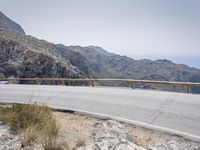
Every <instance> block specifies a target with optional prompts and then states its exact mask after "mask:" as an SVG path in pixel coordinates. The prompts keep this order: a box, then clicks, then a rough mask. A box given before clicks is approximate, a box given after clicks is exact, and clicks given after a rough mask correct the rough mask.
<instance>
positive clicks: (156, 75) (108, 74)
mask: <svg viewBox="0 0 200 150" xmlns="http://www.w3.org/2000/svg"><path fill="white" fill-rule="evenodd" d="M65 48H66V49H68V50H71V51H74V52H78V53H80V54H82V55H83V56H84V57H86V59H87V60H88V68H89V71H90V72H91V74H92V76H94V77H96V78H125V79H142V80H162V81H180V82H186V81H191V82H200V70H199V69H196V68H192V67H189V66H187V65H183V64H175V63H173V62H171V61H169V60H156V61H151V60H147V59H142V60H134V59H132V58H129V57H126V56H120V55H116V54H113V53H108V52H107V51H105V50H104V49H102V48H100V47H94V46H89V47H80V46H67V47H65ZM145 87H146V88H148V87H150V86H149V85H147V86H145ZM161 89H167V90H173V91H174V90H176V88H175V87H168V88H165V87H164V86H161ZM182 90H183V89H182ZM193 91H199V88H193Z"/></svg>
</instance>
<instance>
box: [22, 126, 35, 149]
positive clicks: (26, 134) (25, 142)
mask: <svg viewBox="0 0 200 150" xmlns="http://www.w3.org/2000/svg"><path fill="white" fill-rule="evenodd" d="M37 138H38V130H37V127H35V126H30V127H28V128H26V129H25V130H23V131H22V133H21V135H20V139H21V147H25V146H30V145H31V144H33V143H34V142H35V141H36V139H37Z"/></svg>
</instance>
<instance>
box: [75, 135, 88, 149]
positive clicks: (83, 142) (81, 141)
mask: <svg viewBox="0 0 200 150" xmlns="http://www.w3.org/2000/svg"><path fill="white" fill-rule="evenodd" d="M85 145H86V139H84V138H80V137H79V138H78V139H77V141H76V144H75V148H78V147H83V146H85Z"/></svg>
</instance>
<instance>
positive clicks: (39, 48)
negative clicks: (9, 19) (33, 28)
mask: <svg viewBox="0 0 200 150" xmlns="http://www.w3.org/2000/svg"><path fill="white" fill-rule="evenodd" d="M0 76H5V77H10V76H14V77H65V78H66V77H68V78H85V77H87V75H86V74H85V73H83V72H82V71H80V70H79V69H78V68H77V67H76V66H74V65H72V64H71V63H70V61H69V60H67V59H66V58H64V57H63V56H62V55H61V53H60V50H58V49H57V48H56V46H55V45H54V44H52V43H49V42H46V41H44V40H38V39H36V38H34V37H31V36H22V35H20V34H18V33H14V32H10V31H3V30H0Z"/></svg>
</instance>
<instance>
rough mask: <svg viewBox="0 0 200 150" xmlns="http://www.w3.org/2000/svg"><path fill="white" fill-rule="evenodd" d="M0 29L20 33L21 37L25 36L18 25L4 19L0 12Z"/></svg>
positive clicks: (6, 18)
mask: <svg viewBox="0 0 200 150" xmlns="http://www.w3.org/2000/svg"><path fill="white" fill-rule="evenodd" d="M0 29H4V30H8V31H13V32H16V33H20V34H21V35H25V32H24V30H23V29H22V28H21V26H20V25H18V24H17V23H16V22H14V21H12V20H11V19H9V18H8V17H6V16H5V15H4V14H3V13H2V12H1V11H0Z"/></svg>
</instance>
